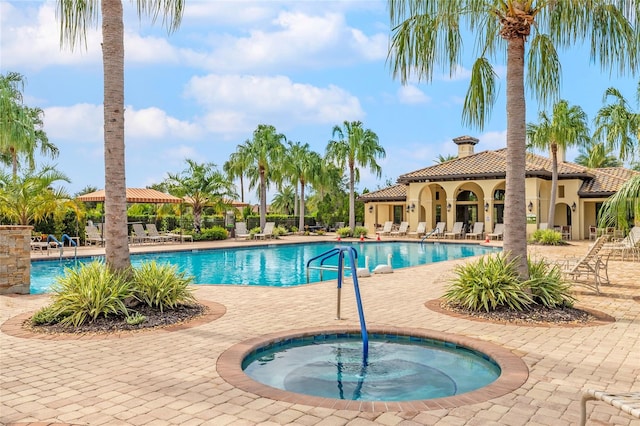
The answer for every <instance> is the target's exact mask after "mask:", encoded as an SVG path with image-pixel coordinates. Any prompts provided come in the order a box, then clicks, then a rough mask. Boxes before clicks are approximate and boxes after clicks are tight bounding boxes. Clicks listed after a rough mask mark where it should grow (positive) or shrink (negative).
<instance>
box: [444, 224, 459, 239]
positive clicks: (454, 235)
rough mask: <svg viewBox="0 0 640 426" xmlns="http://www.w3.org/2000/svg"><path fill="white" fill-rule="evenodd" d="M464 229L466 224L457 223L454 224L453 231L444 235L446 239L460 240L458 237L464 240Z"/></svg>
mask: <svg viewBox="0 0 640 426" xmlns="http://www.w3.org/2000/svg"><path fill="white" fill-rule="evenodd" d="M463 228H464V222H456V223H454V224H453V229H452V230H451V231H450V232H445V233H444V237H445V238H449V237H451V238H454V239H455V238H458V236H459V237H460V238H462V234H463V233H464V231H463Z"/></svg>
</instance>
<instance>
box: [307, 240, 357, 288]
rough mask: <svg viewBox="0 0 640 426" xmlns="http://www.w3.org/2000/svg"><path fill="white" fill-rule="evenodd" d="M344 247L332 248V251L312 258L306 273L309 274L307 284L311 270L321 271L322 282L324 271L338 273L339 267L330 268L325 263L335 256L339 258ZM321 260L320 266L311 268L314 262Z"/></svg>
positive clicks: (330, 266) (331, 266)
mask: <svg viewBox="0 0 640 426" xmlns="http://www.w3.org/2000/svg"><path fill="white" fill-rule="evenodd" d="M341 249H342V247H340V246H337V247H334V248H332V249H331V250H328V251H325V252H324V253H321V254H319V255H317V256H314V257H312V258H311V259H309V260H308V261H307V267H306V272H307V284H308V283H309V279H310V277H309V271H310V270H311V269H318V270H319V271H320V281H322V278H323V277H322V275H323V274H322V272H323V271H337V270H338V267H337V266H333V265H329V266H325V264H324V262H325V261H326V260H328V259H330V258H332V257H334V256H337V255H338V254H340V252H341ZM357 258H358V252H356V259H357ZM317 259H320V266H311V262H313V261H314V260H317Z"/></svg>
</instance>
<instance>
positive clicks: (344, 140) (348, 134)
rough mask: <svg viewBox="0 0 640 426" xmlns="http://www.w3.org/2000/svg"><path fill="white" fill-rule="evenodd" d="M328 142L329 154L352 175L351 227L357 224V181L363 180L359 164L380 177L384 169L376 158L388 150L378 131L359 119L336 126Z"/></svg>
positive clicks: (328, 155)
mask: <svg viewBox="0 0 640 426" xmlns="http://www.w3.org/2000/svg"><path fill="white" fill-rule="evenodd" d="M336 136H337V139H334V140H330V141H329V144H328V145H327V150H326V157H327V159H328V160H329V161H332V162H334V163H335V164H336V165H337V166H338V168H339V169H341V170H343V171H344V170H345V169H346V171H347V173H348V176H349V227H350V228H351V229H352V230H353V229H354V228H355V225H356V207H355V204H356V202H355V184H356V182H359V181H360V169H359V167H368V168H369V170H371V171H372V172H374V173H375V174H376V175H377V176H378V177H380V176H381V174H382V169H381V167H380V166H379V165H378V163H377V162H376V159H378V158H384V157H385V155H386V153H385V150H384V148H383V147H382V146H381V145H380V142H379V140H378V135H376V134H375V133H374V132H373V131H372V130H370V129H363V127H362V123H361V122H360V121H351V122H349V121H345V122H344V123H343V126H342V127H340V126H337V125H336V126H334V127H333V137H334V138H335V137H336Z"/></svg>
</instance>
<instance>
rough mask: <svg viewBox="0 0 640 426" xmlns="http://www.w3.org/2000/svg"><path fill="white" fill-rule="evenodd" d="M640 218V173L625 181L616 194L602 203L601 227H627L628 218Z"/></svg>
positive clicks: (637, 219) (637, 220)
mask: <svg viewBox="0 0 640 426" xmlns="http://www.w3.org/2000/svg"><path fill="white" fill-rule="evenodd" d="M628 218H635V221H636V223H639V222H640V220H639V218H640V175H639V176H635V177H633V178H631V179H629V180H628V181H626V182H625V183H624V185H622V186H621V187H620V189H619V190H618V192H616V193H615V194H614V195H612V196H611V197H609V199H607V201H605V202H604V203H603V204H602V208H601V209H600V223H599V226H600V227H603V228H604V227H607V226H619V227H623V228H624V227H627V225H628V223H627V219H628Z"/></svg>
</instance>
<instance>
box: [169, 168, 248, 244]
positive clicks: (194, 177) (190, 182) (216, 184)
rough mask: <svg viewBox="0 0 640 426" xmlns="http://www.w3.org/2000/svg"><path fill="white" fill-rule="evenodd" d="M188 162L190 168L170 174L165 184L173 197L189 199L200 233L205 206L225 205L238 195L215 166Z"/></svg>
mask: <svg viewBox="0 0 640 426" xmlns="http://www.w3.org/2000/svg"><path fill="white" fill-rule="evenodd" d="M186 162H187V166H188V167H187V168H186V169H185V170H184V171H183V172H182V173H173V174H172V173H168V177H167V179H166V181H165V184H166V185H167V188H168V189H169V193H171V194H172V195H175V196H177V197H180V198H185V197H187V198H188V202H189V204H191V208H192V211H193V227H194V229H195V231H196V232H197V233H200V229H201V225H202V212H203V211H204V208H205V206H207V205H221V204H222V205H224V203H225V202H226V200H229V199H230V198H232V197H236V196H237V194H236V193H235V191H234V188H233V184H232V183H231V182H230V181H229V180H228V179H227V177H226V176H225V175H224V174H222V173H221V172H220V171H218V170H217V169H216V165H215V164H213V163H198V162H196V161H194V160H190V159H187V160H186Z"/></svg>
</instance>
